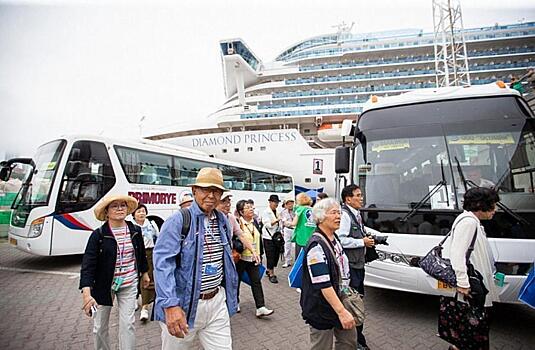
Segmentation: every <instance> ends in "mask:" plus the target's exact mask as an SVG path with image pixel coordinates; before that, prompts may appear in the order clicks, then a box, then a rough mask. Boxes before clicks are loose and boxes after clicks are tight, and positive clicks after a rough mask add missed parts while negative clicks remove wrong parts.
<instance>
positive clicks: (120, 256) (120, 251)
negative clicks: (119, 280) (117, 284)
mask: <svg viewBox="0 0 535 350" xmlns="http://www.w3.org/2000/svg"><path fill="white" fill-rule="evenodd" d="M108 225H109V224H108ZM110 231H111V232H112V233H113V229H112V228H111V226H110ZM127 235H128V226H125V227H124V238H123V244H122V246H123V248H122V249H119V272H120V273H121V272H123V268H124V266H123V257H124V250H125V247H126V238H127ZM113 236H114V238H115V241H117V237H115V234H114V235H113ZM117 245H119V242H117Z"/></svg>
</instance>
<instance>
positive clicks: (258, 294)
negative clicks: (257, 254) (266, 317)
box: [236, 260, 266, 309]
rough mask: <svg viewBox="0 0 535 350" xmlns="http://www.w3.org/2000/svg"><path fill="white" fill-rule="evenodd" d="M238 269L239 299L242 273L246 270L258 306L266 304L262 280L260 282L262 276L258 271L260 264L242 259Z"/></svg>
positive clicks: (237, 266) (237, 265)
mask: <svg viewBox="0 0 535 350" xmlns="http://www.w3.org/2000/svg"><path fill="white" fill-rule="evenodd" d="M236 271H237V272H238V278H239V279H238V301H239V300H240V285H241V275H242V274H243V272H244V271H246V272H247V274H248V275H249V279H250V280H251V290H252V291H253V298H254V303H255V305H256V308H257V309H258V308H261V307H262V306H265V305H266V304H265V302H264V290H263V289H262V282H260V276H259V271H258V265H255V263H254V262H250V261H243V260H240V261H238V263H237V264H236Z"/></svg>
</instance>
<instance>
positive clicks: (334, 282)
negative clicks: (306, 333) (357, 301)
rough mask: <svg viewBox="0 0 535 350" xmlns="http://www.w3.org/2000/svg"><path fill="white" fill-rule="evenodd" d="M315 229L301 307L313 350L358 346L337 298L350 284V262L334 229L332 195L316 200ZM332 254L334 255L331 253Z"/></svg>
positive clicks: (351, 322) (336, 225)
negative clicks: (308, 327) (308, 328)
mask: <svg viewBox="0 0 535 350" xmlns="http://www.w3.org/2000/svg"><path fill="white" fill-rule="evenodd" d="M313 214H314V218H315V221H316V223H317V228H316V232H315V233H314V234H313V235H312V237H311V238H310V240H309V242H308V244H307V246H306V247H305V254H306V256H305V259H303V280H302V287H301V288H302V291H301V300H300V304H301V309H302V316H303V319H304V320H305V322H306V323H307V324H308V325H309V326H310V348H311V349H312V350H325V349H332V347H333V341H334V346H335V349H337V350H346V349H347V350H350V349H351V350H354V349H356V348H357V340H356V337H355V324H356V323H355V319H354V318H353V315H352V314H351V313H350V312H349V311H348V310H347V309H346V308H345V307H344V305H343V304H342V302H341V300H340V297H339V295H340V293H341V292H342V289H344V288H347V287H348V286H349V263H348V259H347V257H346V255H345V253H344V250H343V248H342V245H341V244H340V242H339V240H338V238H337V237H336V233H335V231H336V230H337V229H338V228H339V227H340V216H341V213H340V205H339V204H338V203H337V202H336V201H335V200H334V199H332V198H327V199H323V200H321V201H320V202H318V203H316V205H315V206H314V208H313ZM333 253H334V254H333Z"/></svg>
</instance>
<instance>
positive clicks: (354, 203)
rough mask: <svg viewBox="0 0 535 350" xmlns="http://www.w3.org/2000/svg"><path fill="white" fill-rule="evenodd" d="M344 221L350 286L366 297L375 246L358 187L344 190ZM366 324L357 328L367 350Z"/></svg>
mask: <svg viewBox="0 0 535 350" xmlns="http://www.w3.org/2000/svg"><path fill="white" fill-rule="evenodd" d="M342 202H343V204H342V220H341V221H340V229H339V230H338V232H337V233H338V237H340V242H342V247H344V251H345V253H346V255H347V258H348V259H349V267H350V274H351V282H350V286H351V287H353V288H354V289H356V290H357V292H359V294H360V295H361V296H362V297H364V275H365V272H364V263H365V256H366V247H368V248H370V247H373V246H374V245H375V242H374V240H373V238H371V237H367V236H366V231H365V228H364V224H363V221H362V217H361V216H360V211H359V209H360V208H362V206H363V204H364V197H363V195H362V191H361V189H360V187H359V186H357V185H349V186H346V187H344V189H343V190H342ZM363 330H364V324H362V325H360V326H357V340H358V344H359V347H360V348H361V349H367V348H368V345H367V343H366V337H365V336H364V334H363Z"/></svg>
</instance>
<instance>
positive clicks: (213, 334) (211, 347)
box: [160, 287, 232, 350]
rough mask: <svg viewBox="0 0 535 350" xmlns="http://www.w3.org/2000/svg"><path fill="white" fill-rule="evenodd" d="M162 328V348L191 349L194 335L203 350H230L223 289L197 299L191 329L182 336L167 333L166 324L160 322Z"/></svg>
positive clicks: (228, 322)
mask: <svg viewBox="0 0 535 350" xmlns="http://www.w3.org/2000/svg"><path fill="white" fill-rule="evenodd" d="M160 327H161V328H162V350H188V349H193V342H194V341H195V336H196V335H198V336H199V341H200V342H201V345H202V347H203V348H204V350H219V349H222V350H223V349H224V350H232V337H231V334H230V317H229V315H228V310H227V304H226V296H225V289H224V288H221V287H220V288H219V293H217V294H216V295H215V296H214V297H213V298H212V299H210V300H199V305H198V306H197V315H196V317H195V324H194V327H193V329H190V330H189V333H188V335H186V336H185V337H184V338H177V337H174V336H172V335H171V334H169V331H168V330H167V325H166V324H165V323H163V322H160Z"/></svg>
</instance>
